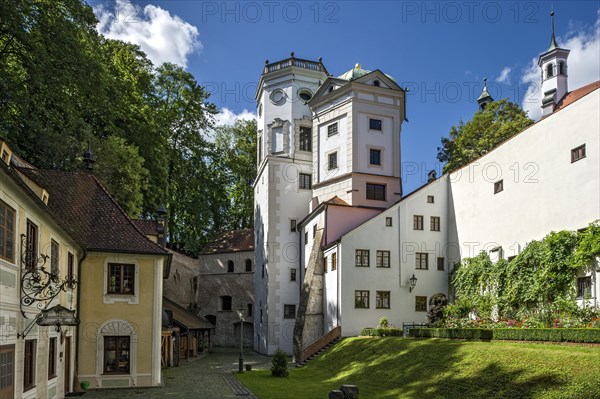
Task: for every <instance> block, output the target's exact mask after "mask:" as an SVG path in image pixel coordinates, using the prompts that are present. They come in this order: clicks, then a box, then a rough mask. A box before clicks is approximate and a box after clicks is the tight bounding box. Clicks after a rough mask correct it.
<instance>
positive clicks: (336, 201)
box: [325, 195, 350, 206]
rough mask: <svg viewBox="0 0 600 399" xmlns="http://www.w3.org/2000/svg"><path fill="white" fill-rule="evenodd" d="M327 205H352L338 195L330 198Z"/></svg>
mask: <svg viewBox="0 0 600 399" xmlns="http://www.w3.org/2000/svg"><path fill="white" fill-rule="evenodd" d="M325 203H326V204H327V205H341V206H350V205H349V204H348V203H347V202H346V201H344V200H343V199H341V198H340V197H338V196H337V195H336V196H335V197H333V198H331V199H330V200H327V201H325Z"/></svg>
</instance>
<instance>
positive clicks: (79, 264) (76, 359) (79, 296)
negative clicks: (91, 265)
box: [66, 248, 88, 392]
mask: <svg viewBox="0 0 600 399" xmlns="http://www.w3.org/2000/svg"><path fill="white" fill-rule="evenodd" d="M87 256H88V253H87V250H86V249H85V248H84V249H83V256H82V257H81V258H80V259H79V262H78V263H77V316H78V317H79V318H80V320H81V282H82V278H81V265H82V264H83V262H84V261H85V259H86V258H87ZM75 339H76V340H77V345H75V367H74V369H75V370H74V373H73V387H71V388H72V390H73V392H75V391H77V392H81V391H78V390H77V387H78V386H79V384H78V383H76V381H77V382H79V339H80V337H79V324H77V326H75ZM69 360H70V359H66V361H69Z"/></svg>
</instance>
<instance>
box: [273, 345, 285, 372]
mask: <svg viewBox="0 0 600 399" xmlns="http://www.w3.org/2000/svg"><path fill="white" fill-rule="evenodd" d="M271 363H272V366H271V375H272V376H273V377H287V376H288V374H289V372H288V359H287V355H286V353H285V352H284V351H282V350H281V349H277V350H276V351H275V354H274V355H273V359H272V360H271Z"/></svg>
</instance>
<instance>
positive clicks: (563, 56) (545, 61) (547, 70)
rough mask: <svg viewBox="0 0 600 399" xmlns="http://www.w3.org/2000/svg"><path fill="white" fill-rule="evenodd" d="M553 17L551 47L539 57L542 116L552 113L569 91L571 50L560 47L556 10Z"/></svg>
mask: <svg viewBox="0 0 600 399" xmlns="http://www.w3.org/2000/svg"><path fill="white" fill-rule="evenodd" d="M550 17H551V18H552V38H551V39H550V48H549V49H548V50H547V51H546V52H545V53H544V54H542V55H540V58H539V59H538V66H539V67H540V68H541V70H542V71H541V72H542V90H541V93H542V116H547V115H550V114H551V113H552V112H553V111H554V106H555V105H556V104H557V103H558V102H559V101H560V100H561V99H562V98H563V97H564V95H565V94H567V92H568V78H567V58H568V57H569V52H570V51H569V50H567V49H563V48H560V47H558V44H557V43H556V36H555V34H554V11H551V12H550Z"/></svg>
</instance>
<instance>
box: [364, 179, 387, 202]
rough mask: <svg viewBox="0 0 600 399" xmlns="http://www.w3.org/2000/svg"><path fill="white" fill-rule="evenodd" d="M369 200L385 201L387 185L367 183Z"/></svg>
mask: <svg viewBox="0 0 600 399" xmlns="http://www.w3.org/2000/svg"><path fill="white" fill-rule="evenodd" d="M367 199H371V200H377V201H385V184H373V183H367Z"/></svg>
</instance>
